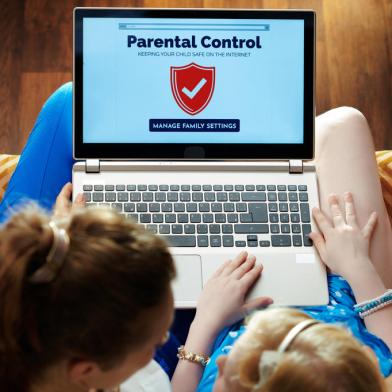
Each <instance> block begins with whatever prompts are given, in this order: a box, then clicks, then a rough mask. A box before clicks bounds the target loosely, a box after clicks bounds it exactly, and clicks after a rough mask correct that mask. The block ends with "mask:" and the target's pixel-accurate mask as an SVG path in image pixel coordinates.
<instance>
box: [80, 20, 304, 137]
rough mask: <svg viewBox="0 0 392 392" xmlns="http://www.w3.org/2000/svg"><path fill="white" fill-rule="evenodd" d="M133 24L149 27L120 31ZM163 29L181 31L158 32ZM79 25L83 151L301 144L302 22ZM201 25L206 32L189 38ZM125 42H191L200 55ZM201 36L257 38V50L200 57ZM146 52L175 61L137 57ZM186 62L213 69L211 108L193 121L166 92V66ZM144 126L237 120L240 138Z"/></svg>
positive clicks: (113, 22)
mask: <svg viewBox="0 0 392 392" xmlns="http://www.w3.org/2000/svg"><path fill="white" fill-rule="evenodd" d="M135 22H138V23H146V24H147V23H148V24H150V25H148V26H149V27H148V29H142V28H140V27H137V29H128V30H127V29H120V28H119V25H120V23H122V24H123V23H130V24H131V23H135ZM168 22H170V23H178V24H184V25H179V26H176V30H173V27H170V26H169V29H168V28H167V27H164V28H163V29H162V26H165V25H162V24H163V23H168ZM83 23H84V31H83V51H84V54H83V64H84V65H83V83H84V85H83V91H84V93H83V94H84V96H83V130H84V132H83V141H84V143H192V144H193V143H196V144H197V143H303V100H304V75H303V69H304V63H303V62H304V22H303V20H271V19H268V20H250V19H246V20H225V19H219V20H216V19H213V20H208V19H203V20H201V19H156V18H154V19H140V18H138V19H134V20H132V19H124V18H121V19H119V18H85V19H84V22H83ZM202 23H204V24H206V26H197V28H198V30H193V28H196V27H195V26H196V25H200V24H202ZM153 24H154V25H153ZM185 24H188V26H186V25H185ZM192 24H193V25H192ZM210 24H211V25H214V26H212V27H210V26H207V25H210ZM217 24H221V25H223V26H221V27H219V26H216V25H217ZM250 24H253V25H258V24H260V25H261V24H267V25H269V30H268V31H258V28H257V26H256V27H249V25H250ZM227 25H230V26H227ZM200 27H201V28H202V29H200ZM204 27H205V30H203V29H204ZM177 28H178V29H177ZM185 28H186V29H185ZM211 30H213V31H211ZM249 30H250V31H249ZM128 35H136V36H137V37H138V38H172V37H174V36H175V35H179V36H180V37H181V38H190V37H191V36H192V35H195V36H196V42H197V43H198V48H197V49H182V48H181V49H178V48H155V47H152V48H137V47H134V46H133V47H131V48H128V41H127V37H128ZM205 35H209V36H211V37H213V38H220V39H224V38H231V37H232V36H234V35H235V36H237V37H238V38H252V39H254V38H255V37H256V36H257V35H259V36H260V37H261V42H262V46H263V47H262V49H255V48H253V49H247V48H245V49H227V48H225V49H213V48H209V49H206V48H203V47H201V45H200V39H201V37H202V36H205ZM151 51H153V52H174V53H176V55H175V56H173V57H163V56H139V55H138V52H151ZM187 52H191V53H192V52H197V53H199V52H204V54H205V55H206V52H222V53H225V52H243V53H250V57H198V56H191V57H187V56H181V55H177V53H180V54H181V53H187ZM161 54H162V53H161ZM191 62H195V63H197V64H199V65H202V66H215V67H216V80H215V91H214V94H213V96H212V98H211V101H210V103H209V105H208V106H207V107H206V108H205V109H204V110H203V111H202V112H201V113H199V114H197V115H194V116H192V115H189V114H187V113H185V112H184V111H183V110H182V109H181V108H180V107H179V106H178V105H177V103H176V102H175V100H174V97H173V95H172V92H171V86H170V66H183V65H186V64H189V63H191ZM149 119H239V120H240V132H214V131H213V130H210V131H208V132H149Z"/></svg>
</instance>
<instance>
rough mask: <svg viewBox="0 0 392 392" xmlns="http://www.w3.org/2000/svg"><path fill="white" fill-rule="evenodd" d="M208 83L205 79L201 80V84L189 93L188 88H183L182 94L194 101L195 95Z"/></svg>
mask: <svg viewBox="0 0 392 392" xmlns="http://www.w3.org/2000/svg"><path fill="white" fill-rule="evenodd" d="M206 83H207V80H205V79H204V78H203V79H201V80H200V82H199V83H197V85H196V86H195V88H194V89H193V90H192V91H189V90H188V89H187V88H186V87H183V89H182V92H183V93H184V94H185V95H186V96H187V97H189V98H190V99H193V98H194V97H195V95H196V94H197V93H198V92H199V91H200V90H201V88H202V87H203V86H204V85H205V84H206Z"/></svg>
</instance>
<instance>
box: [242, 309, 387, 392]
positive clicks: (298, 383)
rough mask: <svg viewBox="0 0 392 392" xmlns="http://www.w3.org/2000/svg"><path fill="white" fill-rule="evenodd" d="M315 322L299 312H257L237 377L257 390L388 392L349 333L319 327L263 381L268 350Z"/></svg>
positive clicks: (298, 339)
mask: <svg viewBox="0 0 392 392" xmlns="http://www.w3.org/2000/svg"><path fill="white" fill-rule="evenodd" d="M307 319H311V318H310V317H309V316H308V315H306V314H305V313H303V312H300V311H298V310H295V309H289V308H274V309H268V310H265V311H260V312H257V313H256V314H255V315H254V316H253V317H252V318H251V319H250V321H249V323H248V331H247V332H246V337H245V336H243V339H241V340H239V341H238V343H237V344H239V346H238V348H239V349H240V352H241V355H239V357H238V358H239V359H238V361H237V369H238V370H237V372H238V373H237V375H236V378H237V380H238V382H239V384H240V385H241V386H243V387H244V388H245V389H248V390H249V391H252V392H294V391H295V392H385V391H386V384H385V382H384V379H383V377H382V375H381V374H380V371H379V369H378V367H377V365H376V364H375V363H374V361H373V360H372V359H371V358H370V355H369V354H368V353H366V351H365V350H364V349H363V347H362V346H361V344H360V343H359V342H358V341H356V340H355V339H354V338H353V337H352V336H351V335H350V333H349V332H348V331H346V330H345V329H343V328H341V327H338V326H335V325H331V324H323V323H320V324H316V325H313V326H311V327H309V328H307V329H306V330H304V331H302V332H301V333H299V335H297V337H296V338H295V339H294V341H293V342H292V343H291V345H290V346H289V348H288V350H287V351H286V352H285V353H284V354H283V357H282V359H281V360H280V361H279V362H278V364H277V366H276V367H275V369H274V370H273V372H272V373H271V374H270V376H269V377H268V378H267V380H265V383H264V384H263V385H262V386H260V387H257V384H258V383H259V381H260V380H259V361H260V356H261V354H262V352H263V351H264V350H276V349H277V348H278V347H279V345H280V343H281V342H282V340H283V339H284V337H285V336H286V335H287V333H288V332H289V331H290V329H291V328H293V327H294V326H295V325H297V324H298V323H300V322H301V321H303V320H307Z"/></svg>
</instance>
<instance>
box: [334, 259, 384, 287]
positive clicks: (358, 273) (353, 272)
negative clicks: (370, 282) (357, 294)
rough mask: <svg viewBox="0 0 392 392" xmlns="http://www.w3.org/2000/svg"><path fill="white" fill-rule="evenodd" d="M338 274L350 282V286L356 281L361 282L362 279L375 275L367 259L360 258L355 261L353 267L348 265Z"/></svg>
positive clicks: (371, 264)
mask: <svg viewBox="0 0 392 392" xmlns="http://www.w3.org/2000/svg"><path fill="white" fill-rule="evenodd" d="M340 272H341V275H342V276H343V278H344V279H346V280H347V281H348V282H350V284H351V282H355V281H356V280H362V279H363V277H366V276H369V275H370V276H372V275H374V274H377V272H376V270H375V268H374V266H373V263H372V262H371V260H370V259H369V257H360V258H358V259H356V260H355V263H354V265H350V266H348V268H346V269H344V268H342V271H340Z"/></svg>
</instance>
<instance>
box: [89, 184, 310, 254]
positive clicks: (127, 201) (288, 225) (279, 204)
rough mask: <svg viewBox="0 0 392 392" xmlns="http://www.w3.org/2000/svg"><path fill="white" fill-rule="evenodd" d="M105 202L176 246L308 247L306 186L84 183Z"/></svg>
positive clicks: (94, 198) (93, 197)
mask: <svg viewBox="0 0 392 392" xmlns="http://www.w3.org/2000/svg"><path fill="white" fill-rule="evenodd" d="M83 194H84V198H85V201H86V204H87V205H106V206H110V207H112V208H114V209H115V210H117V211H118V212H119V213H121V214H124V215H125V216H127V217H128V218H131V219H133V220H134V221H136V222H138V223H140V224H143V225H145V227H146V228H147V229H148V230H150V231H152V232H153V233H155V234H159V235H160V236H162V237H163V238H165V239H166V240H167V241H168V242H169V243H170V245H171V246H178V247H196V246H199V247H208V246H210V247H239V248H241V247H246V246H247V247H290V246H295V247H300V246H311V245H312V243H311V241H310V239H309V238H308V236H307V235H308V234H309V232H310V231H311V226H310V211H309V204H308V193H307V186H306V185H298V186H297V185H254V184H248V185H231V184H226V185H221V184H215V185H211V184H204V185H202V184H201V185H168V184H167V185H165V184H163V185H162V184H161V185H153V184H152V185H151V184H150V185H147V184H139V185H133V184H132V185H125V184H123V185H97V184H96V185H88V184H86V185H83Z"/></svg>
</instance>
